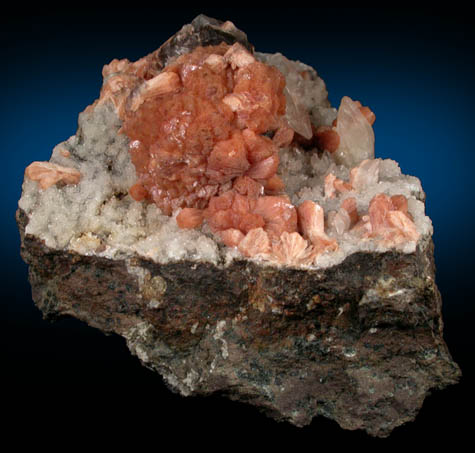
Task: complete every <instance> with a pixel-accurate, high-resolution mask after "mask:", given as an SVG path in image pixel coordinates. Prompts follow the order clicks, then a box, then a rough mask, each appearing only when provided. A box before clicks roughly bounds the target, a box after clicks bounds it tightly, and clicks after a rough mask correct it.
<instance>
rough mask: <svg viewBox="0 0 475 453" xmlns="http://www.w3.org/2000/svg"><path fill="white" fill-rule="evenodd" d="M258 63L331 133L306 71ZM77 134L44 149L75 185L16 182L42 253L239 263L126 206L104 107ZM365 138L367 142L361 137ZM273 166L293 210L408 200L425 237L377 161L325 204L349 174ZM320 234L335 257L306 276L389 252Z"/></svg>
mask: <svg viewBox="0 0 475 453" xmlns="http://www.w3.org/2000/svg"><path fill="white" fill-rule="evenodd" d="M257 56H258V58H259V59H261V60H264V61H266V62H267V63H268V64H273V65H275V66H277V67H278V68H279V69H280V70H281V71H282V72H283V73H284V75H285V76H286V80H287V87H288V90H289V91H290V96H291V97H292V99H294V100H295V102H294V105H293V108H294V109H295V112H297V114H298V112H299V111H301V110H302V107H303V108H304V109H305V110H307V112H309V114H310V119H311V121H312V122H313V124H314V125H316V126H318V125H329V124H331V122H332V121H333V120H334V119H335V117H336V109H334V108H332V107H331V106H330V104H329V102H328V100H327V91H326V87H325V84H324V83H323V81H322V80H321V79H320V78H319V77H318V76H317V75H316V73H315V71H314V70H313V69H312V68H310V67H309V66H306V65H304V64H303V63H300V62H291V61H289V60H287V59H286V58H285V57H283V56H282V55H280V54H275V55H267V54H258V55H257ZM304 70H308V71H313V73H312V79H311V80H304V79H302V77H300V79H299V77H298V76H297V75H296V74H300V73H301V72H302V71H304ZM309 99H310V100H311V102H310V101H309ZM295 112H294V114H295ZM287 113H288V114H289V112H287ZM78 126H79V127H78V132H77V133H76V135H74V136H72V137H70V138H69V139H68V140H66V141H65V142H63V143H60V144H59V145H57V146H56V147H55V148H54V149H53V153H52V156H51V159H50V162H52V163H55V164H58V165H61V166H64V167H68V168H75V169H77V170H79V172H80V173H81V176H82V177H81V180H80V181H79V183H78V184H75V185H53V186H51V187H49V188H47V189H45V190H41V189H40V188H39V187H38V184H37V182H35V181H31V180H30V179H28V178H27V177H25V179H24V182H23V191H22V196H21V198H20V200H19V207H20V208H21V209H22V210H23V211H24V212H25V214H26V215H27V217H28V224H27V225H26V229H25V233H26V234H28V235H32V236H34V237H36V238H38V239H39V240H41V241H43V242H44V244H45V245H46V246H47V247H49V248H51V249H55V250H69V251H72V252H77V253H80V254H83V255H97V256H102V257H106V258H110V259H118V258H121V259H124V258H132V257H135V256H140V257H143V258H147V259H150V260H152V261H155V262H158V263H168V262H171V261H180V260H190V261H197V262H198V261H201V262H210V263H213V264H216V265H224V266H226V265H229V264H230V263H231V262H232V261H233V260H234V259H247V258H244V257H242V256H241V255H240V254H239V252H237V251H236V250H234V249H231V248H228V247H224V246H222V245H221V244H219V243H218V242H216V240H215V239H214V237H213V235H212V234H211V233H210V232H209V230H208V229H207V227H206V225H205V226H204V227H202V228H201V229H196V230H182V229H180V228H178V226H177V223H176V220H175V218H176V214H177V213H175V215H174V216H172V217H168V216H165V215H162V214H161V212H160V210H159V209H158V208H157V207H156V206H155V205H154V204H147V203H143V202H137V201H134V200H133V199H132V198H131V197H130V195H129V194H128V189H129V188H130V187H131V186H132V185H133V184H134V183H135V180H136V174H135V168H134V166H133V164H132V162H131V160H130V154H129V150H128V147H129V143H128V138H127V137H126V136H125V135H124V134H120V133H119V129H120V127H121V122H120V120H119V118H118V116H117V114H116V112H115V109H114V107H113V105H112V104H110V103H107V102H106V103H103V104H100V105H97V106H95V107H93V108H88V109H86V110H85V111H84V112H83V113H81V114H80V115H79V121H78ZM305 128H306V126H305V125H304V126H303V129H302V132H303V134H301V135H304V134H305ZM365 139H368V137H363V138H362V140H365ZM369 139H371V137H370V138H369ZM373 140H374V138H373ZM365 157H366V156H365ZM280 158H281V163H280V167H279V168H280V169H279V174H280V176H281V177H282V179H283V180H284V183H285V185H286V192H287V193H288V194H289V196H290V197H291V201H292V203H293V204H294V205H296V206H298V205H299V204H300V203H302V202H303V201H305V200H312V201H314V202H316V203H318V204H319V205H321V206H322V207H323V209H324V211H325V214H326V220H328V215H329V213H330V212H331V211H338V209H339V206H340V204H341V202H342V201H343V200H344V199H345V198H347V197H356V198H357V208H358V212H362V213H363V212H367V210H368V206H369V202H370V200H371V199H372V198H373V197H374V196H375V195H377V194H379V193H386V194H387V195H390V196H391V195H397V194H402V195H404V196H405V197H406V198H407V199H408V210H409V213H410V214H411V215H412V217H413V219H414V223H415V225H416V228H417V230H418V232H419V233H420V234H421V237H424V236H428V235H431V234H432V224H431V221H430V219H429V218H428V217H427V216H426V215H425V208H424V202H423V201H424V197H425V196H424V192H423V190H422V187H421V184H420V181H419V179H417V178H415V177H413V176H407V175H403V174H402V173H401V170H400V169H399V166H398V164H397V163H396V162H395V161H393V160H390V159H385V160H382V159H377V161H379V177H378V178H377V179H376V180H374V181H372V183H371V184H369V185H368V186H366V187H363V188H360V190H358V191H355V190H353V191H350V192H347V193H345V194H340V195H339V196H337V197H334V198H329V197H326V196H325V193H324V179H325V177H326V176H327V175H328V174H329V173H333V174H334V175H335V176H336V177H338V178H340V179H342V180H345V181H348V180H349V170H350V169H349V168H348V166H345V165H339V164H341V163H342V162H340V161H338V159H336V161H335V158H334V156H331V155H330V154H329V153H327V152H324V153H323V154H322V155H321V156H320V157H319V156H318V155H317V153H314V152H311V151H310V152H309V151H304V150H302V149H300V148H297V147H289V148H285V149H283V150H281V154H280ZM337 162H338V163H337ZM343 163H344V162H343ZM328 233H329V234H330V235H331V236H333V237H335V238H336V239H337V241H338V244H339V249H338V251H336V252H331V253H328V254H324V255H322V256H320V257H319V258H318V260H317V262H316V264H315V265H314V266H313V267H317V268H321V267H329V266H332V265H335V264H338V263H340V262H341V261H343V260H344V259H345V258H346V257H347V256H349V255H350V254H352V253H355V252H358V251H368V252H385V251H387V250H388V249H387V248H385V247H384V246H382V245H381V244H379V243H378V242H377V241H373V240H363V241H362V240H359V239H358V238H357V237H355V236H354V235H352V234H351V233H350V232H341V231H332V230H329V231H328ZM340 233H341V234H340ZM415 247H416V244H415V243H414V242H411V243H407V244H405V245H404V246H401V247H400V249H399V250H400V251H402V252H404V253H413V252H414V251H415ZM263 264H265V263H264V262H263Z"/></svg>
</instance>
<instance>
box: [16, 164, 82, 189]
mask: <svg viewBox="0 0 475 453" xmlns="http://www.w3.org/2000/svg"><path fill="white" fill-rule="evenodd" d="M25 175H26V176H27V177H28V178H29V179H31V180H32V181H38V185H39V187H40V188H41V189H43V190H45V189H48V188H49V187H51V186H52V185H54V184H57V183H59V182H62V183H64V184H77V183H78V182H79V181H80V179H81V173H80V172H79V171H78V170H76V169H75V168H68V167H63V166H61V165H58V164H53V163H51V162H33V163H31V164H30V165H28V167H26V169H25Z"/></svg>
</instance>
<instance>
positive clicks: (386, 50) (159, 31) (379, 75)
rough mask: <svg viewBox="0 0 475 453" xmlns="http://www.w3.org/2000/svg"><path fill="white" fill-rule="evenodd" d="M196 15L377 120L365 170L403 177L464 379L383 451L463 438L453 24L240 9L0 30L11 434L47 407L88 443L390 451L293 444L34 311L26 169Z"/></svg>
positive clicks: (467, 113) (459, 147)
mask: <svg viewBox="0 0 475 453" xmlns="http://www.w3.org/2000/svg"><path fill="white" fill-rule="evenodd" d="M200 12H204V13H205V14H208V15H210V16H213V17H217V18H220V19H224V20H225V19H230V20H232V21H233V22H234V23H235V24H236V25H237V26H238V27H239V28H241V29H243V30H244V31H245V32H246V33H247V34H248V38H249V40H250V41H251V42H252V43H253V44H254V46H255V48H256V50H258V51H262V52H281V53H283V54H284V55H286V56H287V57H288V58H291V59H298V60H300V61H303V62H304V63H307V64H309V65H311V66H313V67H314V68H315V69H316V70H317V71H318V72H319V74H320V75H321V77H322V78H323V79H324V80H325V81H326V83H327V88H328V91H329V97H330V101H331V102H332V104H333V105H335V106H338V104H339V101H340V99H341V97H342V96H343V95H349V96H351V97H352V98H354V99H359V100H361V101H362V103H363V104H365V105H369V106H370V107H371V108H372V110H373V111H374V112H375V113H376V118H377V119H376V123H375V126H374V129H375V134H376V155H377V157H385V158H386V157H390V158H393V159H395V160H397V161H398V162H399V163H400V166H401V168H402V170H403V172H405V173H407V174H411V175H416V176H418V177H419V178H420V179H421V181H422V184H423V188H424V190H425V192H426V194H427V214H428V215H429V216H430V217H431V219H432V221H433V224H434V229H435V233H434V242H435V255H436V256H435V257H436V265H437V283H438V285H439V289H440V291H441V293H442V296H443V302H444V308H443V314H444V321H445V331H444V332H445V339H446V341H447V343H448V346H449V349H450V351H451V353H452V355H453V357H454V359H455V361H456V362H457V363H459V365H460V366H461V368H462V371H463V373H464V377H463V379H462V382H461V384H459V385H458V386H452V387H449V388H447V389H446V390H444V391H443V392H436V393H435V394H434V395H432V396H430V397H429V398H428V399H427V400H426V402H425V404H424V407H423V409H422V410H421V412H420V414H419V416H418V417H417V419H416V422H415V423H412V424H409V425H407V426H403V427H401V428H399V429H397V430H396V431H394V433H393V435H392V436H391V438H390V441H391V442H392V444H393V445H394V443H395V442H400V445H404V443H405V442H406V441H407V440H408V439H414V438H420V439H427V438H428V437H430V438H431V439H435V440H437V441H438V440H442V439H445V438H448V437H450V436H453V435H456V436H457V438H458V439H461V438H462V437H463V436H465V435H466V426H467V425H466V424H465V421H464V417H463V416H462V413H461V410H462V409H463V408H464V407H466V406H467V407H468V406H470V405H472V404H473V400H471V399H472V398H473V392H472V390H471V386H472V385H473V384H474V382H473V365H472V360H473V347H474V341H473V328H472V326H473V324H474V323H473V316H474V303H473V300H472V299H473V295H472V294H473V289H472V288H473V286H472V285H473V270H474V269H473V258H472V257H473V253H474V251H475V250H474V240H473V236H472V231H473V229H474V202H473V180H474V176H473V174H474V167H475V165H474V164H475V157H474V156H475V154H474V152H475V147H474V142H475V140H474V129H475V127H474V125H473V122H474V119H475V117H474V114H473V103H474V101H475V94H474V82H475V69H474V58H475V57H474V55H475V53H474V50H475V47H474V31H473V29H474V27H473V24H472V23H470V21H469V20H468V19H466V18H465V15H464V13H465V12H464V11H458V12H457V13H456V14H455V13H447V12H446V11H442V9H441V10H434V9H431V11H430V12H429V11H424V10H417V9H416V10H410V11H409V10H401V9H397V10H396V9H370V8H358V9H317V8H314V9H297V8H295V9H266V10H264V9H258V10H257V11H253V13H252V15H251V14H250V13H249V12H247V11H245V10H237V9H229V10H225V9H213V8H208V9H206V8H204V9H202V10H199V9H193V8H183V9H181V10H179V9H160V10H159V9H146V8H145V9H137V10H132V11H131V12H129V13H128V14H127V17H124V16H119V13H116V14H113V15H111V14H110V13H106V12H105V11H102V10H97V9H96V10H90V11H86V12H85V11H82V12H78V11H72V10H71V11H56V12H55V13H54V14H53V15H51V14H49V13H46V12H44V11H38V12H37V14H35V15H33V13H35V12H34V11H33V12H31V11H30V15H29V16H21V15H19V14H17V15H11V16H7V17H4V18H2V21H3V22H4V23H3V24H2V29H1V30H0V37H1V40H2V47H3V48H2V51H3V52H2V54H3V59H2V70H1V72H0V77H1V82H2V84H1V86H2V87H3V90H2V94H1V104H0V105H1V109H0V127H1V132H2V135H1V137H2V141H1V147H2V156H3V162H4V163H3V165H4V166H5V165H6V171H5V172H4V174H3V178H2V182H1V184H2V192H1V193H2V203H1V204H2V210H3V212H2V219H3V222H2V224H1V226H0V228H1V240H2V254H3V260H2V262H1V266H2V272H1V274H0V275H1V276H2V279H3V282H2V290H3V291H2V293H3V298H2V304H1V327H2V336H5V341H4V348H6V356H7V362H6V364H7V366H6V368H5V369H6V370H7V372H6V373H5V374H6V376H7V379H8V382H9V383H10V384H9V385H10V389H11V391H12V392H13V394H14V395H15V396H16V404H15V406H13V407H12V412H11V413H12V420H15V417H20V416H21V418H19V419H18V420H22V422H23V423H26V422H32V421H33V420H36V421H35V423H36V422H37V420H38V419H37V418H36V417H37V416H38V417H39V416H40V414H41V410H42V409H41V408H44V407H51V408H53V409H54V410H55V411H56V414H64V415H65V416H66V418H67V417H69V418H73V419H75V417H76V415H77V412H76V411H77V410H89V409H90V408H92V413H90V414H89V417H91V418H90V419H89V420H90V422H89V425H88V426H89V427H90V428H91V429H96V428H97V429H99V427H100V423H102V420H113V421H116V422H117V423H121V422H124V423H127V424H129V425H128V426H130V424H133V423H134V422H135V423H147V422H148V423H152V424H153V427H154V428H153V429H154V432H155V433H156V434H160V433H161V434H162V435H164V434H165V433H167V432H168V431H169V430H171V429H172V428H173V426H175V425H176V424H177V423H180V424H181V426H182V429H184V430H185V431H187V430H188V432H193V433H198V434H199V435H201V436H203V437H209V436H211V435H212V433H213V432H214V431H215V430H218V431H220V432H221V433H223V434H225V435H228V436H234V435H235V433H236V432H237V431H239V432H241V433H247V434H246V435H244V436H243V439H244V438H247V437H246V436H248V437H249V436H251V435H254V434H256V433H258V434H259V437H262V436H264V437H265V436H272V439H274V440H277V441H279V442H280V441H283V440H284V439H288V440H291V441H292V442H293V445H294V446H295V447H298V446H299V444H300V443H301V442H304V441H306V440H310V439H311V440H312V442H314V443H315V448H318V445H319V444H320V442H323V441H325V440H331V441H332V442H334V446H338V443H339V442H346V441H350V442H355V445H358V443H361V444H375V445H379V446H384V445H387V444H385V442H387V441H383V440H380V439H370V438H368V437H367V436H366V435H364V434H362V433H360V432H344V431H341V430H340V429H339V428H338V426H337V425H336V424H335V423H333V422H330V421H327V420H324V419H322V420H320V419H319V420H314V422H313V423H312V424H311V425H310V426H309V427H306V428H304V429H302V430H299V429H297V428H294V427H292V426H290V425H283V424H279V425H276V424H275V423H274V422H272V421H270V420H268V419H267V418H266V417H264V416H261V415H260V414H257V413H256V411H255V410H254V409H252V408H248V407H247V406H244V405H240V404H237V403H232V402H229V401H227V400H226V399H224V398H208V399H206V400H202V399H200V398H194V399H190V398H187V399H184V398H181V397H178V396H176V395H173V394H171V393H170V392H169V391H168V390H166V388H165V387H164V385H163V384H162V383H161V380H160V378H159V377H158V376H156V375H155V374H154V373H152V372H151V371H149V370H147V369H145V368H143V367H142V366H141V365H140V364H139V363H138V360H137V359H136V358H135V357H131V356H130V354H129V352H128V350H127V348H126V346H125V342H124V341H123V340H122V339H121V338H118V337H115V336H110V337H107V336H104V335H103V334H101V333H99V332H97V331H96V330H94V329H92V328H88V327H87V326H85V325H84V324H82V323H80V322H78V321H75V320H63V321H60V322H58V323H55V324H50V323H48V322H46V321H43V320H42V318H41V314H40V312H39V310H37V309H36V307H35V306H34V304H33V302H32V300H31V292H30V286H29V283H28V282H27V266H26V265H25V264H24V263H23V262H22V260H21V258H20V255H19V235H18V231H17V227H16V224H15V220H14V213H15V210H16V208H17V202H18V199H19V197H20V194H21V182H22V180H23V172H24V168H25V167H26V166H27V165H28V164H29V163H30V162H32V161H34V160H48V159H49V157H50V153H51V150H52V148H53V147H54V146H55V145H56V144H57V143H59V142H61V141H63V140H66V139H67V138H68V137H69V136H71V135H73V134H75V132H76V127H77V116H78V113H79V112H81V111H82V110H84V108H85V107H86V106H87V105H89V104H90V103H92V102H93V101H94V100H95V99H96V98H97V96H98V94H99V89H100V87H101V81H102V77H101V70H102V66H103V65H104V64H106V63H108V62H109V61H110V60H112V59H113V58H128V59H129V60H135V59H138V58H140V57H141V56H143V55H145V54H147V53H149V52H151V51H153V50H155V49H156V48H157V47H158V46H159V45H160V44H161V43H162V42H164V41H165V40H166V39H167V38H168V37H169V36H171V35H172V34H173V33H175V32H176V31H177V30H178V29H179V28H180V27H181V26H182V25H183V24H184V23H188V22H190V21H191V20H192V19H193V18H194V17H195V16H196V15H197V14H199V13H200ZM68 14H74V17H75V18H74V19H73V20H72V21H71V19H70V18H69V19H68ZM129 19H130V23H129ZM149 406H152V407H154V408H155V409H154V411H155V414H154V417H155V418H154V419H152V420H150V419H148V418H146V417H145V415H144V413H143V410H144V408H146V407H149ZM203 411H204V412H205V414H203ZM25 414H28V416H27V417H26V418H25ZM55 422H57V423H59V418H58V419H55ZM78 423H79V424H80V423H81V422H80V421H78ZM159 424H160V426H158V425H159ZM81 426H82V425H81Z"/></svg>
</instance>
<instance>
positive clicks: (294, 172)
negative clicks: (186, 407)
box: [17, 16, 460, 436]
mask: <svg viewBox="0 0 475 453" xmlns="http://www.w3.org/2000/svg"><path fill="white" fill-rule="evenodd" d="M103 77H104V83H103V87H102V90H101V93H100V97H99V99H98V100H97V101H95V102H94V103H93V104H92V105H91V106H89V107H87V108H86V110H85V111H84V112H83V113H81V114H80V116H79V128H78V131H77V133H76V135H74V136H72V137H71V138H70V139H68V140H67V141H65V142H64V143H61V144H60V145H58V146H57V147H56V148H55V149H54V150H53V154H52V156H51V160H50V162H34V163H32V164H31V165H30V166H29V167H28V168H27V169H26V171H25V179H24V183H23V193H22V197H21V199H20V201H19V209H18V211H17V220H18V225H19V229H20V234H21V240H22V256H23V258H24V259H25V261H26V262H27V263H28V264H29V265H30V267H29V272H30V282H31V284H32V288H33V299H34V300H35V302H36V304H37V305H38V307H39V308H40V309H41V310H42V311H43V313H44V316H45V317H46V318H50V319H54V318H56V317H58V316H66V315H67V316H73V317H76V318H78V319H81V320H84V321H86V322H87V323H88V324H90V325H91V326H94V327H97V328H99V329H101V330H103V331H104V332H107V333H109V332H114V333H117V334H119V335H122V336H123V337H124V338H125V339H126V341H127V344H128V346H129V348H130V350H131V351H132V352H133V353H134V354H135V355H137V356H138V358H139V359H140V360H141V362H142V363H143V364H144V365H146V366H147V367H150V368H151V369H154V370H156V371H157V372H158V373H160V374H161V375H162V376H163V378H164V380H165V382H166V383H167V384H168V385H169V387H170V388H171V389H172V390H174V391H177V392H180V393H181V394H182V395H198V394H202V395H207V394H211V393H214V392H222V393H225V394H226V395H228V396H229V397H230V398H232V399H237V400H242V401H247V402H249V403H251V404H254V405H256V406H258V407H259V408H261V409H263V410H264V411H265V412H266V413H268V414H269V415H270V416H271V417H274V418H275V419H278V420H286V421H289V422H291V423H293V424H295V425H297V426H303V425H305V424H308V423H310V421H311V420H312V418H313V417H315V416H316V415H324V416H326V417H329V418H331V419H334V420H336V421H337V422H338V423H339V424H340V425H341V426H342V427H343V428H347V429H363V430H365V431H367V432H368V433H369V434H371V435H375V436H387V435H389V434H390V433H391V431H392V430H393V429H394V428H395V427H397V426H398V425H401V424H402V423H405V422H407V421H409V420H412V419H414V417H415V416H416V414H417V412H418V410H419V408H420V407H421V405H422V403H423V400H424V398H425V396H426V395H427V394H428V393H429V392H430V391H431V390H432V389H434V388H444V387H445V386H447V385H449V384H453V383H456V382H457V380H458V378H459V376H460V370H459V368H458V366H457V365H456V364H455V363H454V362H453V361H452V359H451V357H450V354H449V352H448V349H447V346H446V345H445V343H444V341H443V337H442V319H441V299H440V294H439V292H438V290H437V287H436V284H435V281H434V260H433V244H432V239H431V235H432V224H431V221H430V219H429V218H428V217H427V216H426V215H425V209H424V198H425V195H424V192H423V190H422V187H421V185H420V181H419V180H418V179H417V178H415V177H412V176H406V175H403V174H402V173H401V171H400V169H399V166H398V164H397V163H396V162H395V161H393V160H389V159H380V158H375V154H374V133H373V128H372V125H373V123H374V121H375V114H374V113H373V112H372V111H371V110H370V108H369V107H367V106H363V105H362V104H361V103H360V102H359V101H355V100H353V99H351V98H350V97H348V96H345V97H343V99H342V100H341V104H340V106H339V108H338V110H337V109H335V108H333V107H332V106H331V105H330V103H329V102H328V99H327V91H326V87H325V84H324V82H323V81H322V80H321V78H320V77H319V76H318V74H317V73H316V71H315V70H314V69H313V68H311V67H309V66H307V65H305V64H303V63H301V62H297V61H290V60H288V59H287V58H285V57H284V56H283V55H281V54H274V55H270V54H263V53H259V52H255V51H254V48H253V46H252V45H250V44H249V42H248V41H247V37H246V35H245V34H244V33H243V32H242V31H240V30H238V29H237V28H236V27H235V26H234V25H233V24H232V23H231V22H230V21H227V22H220V21H217V20H215V19H211V18H208V17H206V16H198V17H197V18H196V19H195V20H193V22H192V23H191V24H189V25H185V26H184V27H183V28H182V29H181V30H180V31H179V32H178V33H177V34H176V35H175V36H173V37H172V38H170V39H169V40H168V41H167V42H166V43H165V44H163V45H162V46H161V47H160V48H159V49H158V50H157V51H155V52H152V53H151V54H149V55H147V56H145V57H143V58H141V59H140V60H138V61H136V62H130V61H128V60H126V59H123V60H113V61H112V62H111V63H109V64H108V65H106V66H104V69H103Z"/></svg>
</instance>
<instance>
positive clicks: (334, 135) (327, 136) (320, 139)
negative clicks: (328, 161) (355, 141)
mask: <svg viewBox="0 0 475 453" xmlns="http://www.w3.org/2000/svg"><path fill="white" fill-rule="evenodd" d="M315 135H316V137H317V143H318V147H319V148H320V149H325V150H327V151H328V152H330V153H334V152H335V151H336V150H337V149H338V146H339V145H340V136H339V135H338V132H337V131H335V130H334V129H333V128H331V127H330V126H319V127H317V130H316V132H315Z"/></svg>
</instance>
